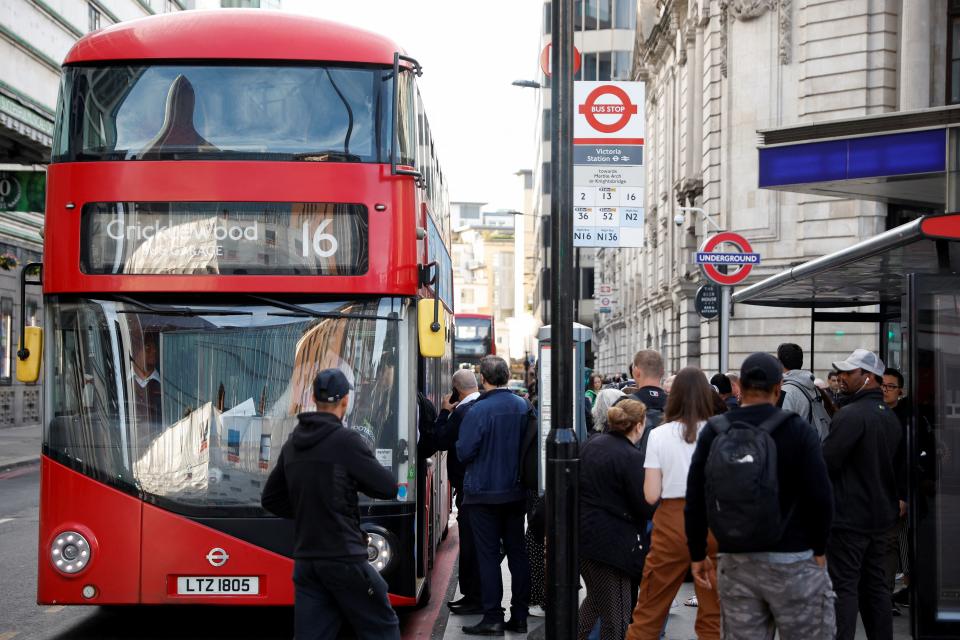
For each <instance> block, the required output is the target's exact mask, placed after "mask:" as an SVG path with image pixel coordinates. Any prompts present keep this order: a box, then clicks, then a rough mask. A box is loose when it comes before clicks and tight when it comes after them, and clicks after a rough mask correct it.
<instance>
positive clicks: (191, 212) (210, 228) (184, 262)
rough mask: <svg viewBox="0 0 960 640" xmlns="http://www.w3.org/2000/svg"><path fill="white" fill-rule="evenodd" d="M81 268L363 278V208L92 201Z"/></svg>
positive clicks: (85, 218)
mask: <svg viewBox="0 0 960 640" xmlns="http://www.w3.org/2000/svg"><path fill="white" fill-rule="evenodd" d="M80 242H81V250H80V268H81V270H82V271H83V272H84V273H87V274H93V275H120V274H125V275H211V274H212V275H284V276H290V275H309V276H317V275H329V276H356V275H363V274H365V273H366V272H367V269H368V267H369V235H368V216H367V208H366V207H365V206H363V205H359V204H333V203H317V202H310V203H290V202H94V203H88V204H86V205H84V207H83V210H82V213H81V234H80Z"/></svg>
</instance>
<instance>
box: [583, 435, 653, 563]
mask: <svg viewBox="0 0 960 640" xmlns="http://www.w3.org/2000/svg"><path fill="white" fill-rule="evenodd" d="M643 474H644V470H643V454H642V453H640V451H639V449H637V447H635V446H634V445H633V443H632V442H630V441H629V440H628V439H627V438H626V436H624V435H622V434H619V433H598V434H596V435H593V436H591V437H590V439H589V440H587V443H586V444H584V445H583V448H582V449H581V450H580V556H581V557H583V558H589V559H590V560H595V561H597V562H603V563H604V564H607V565H610V566H612V567H614V568H616V569H619V570H620V571H622V572H623V573H626V574H628V575H632V576H636V577H639V571H640V570H641V569H642V566H643V555H645V553H646V550H645V549H644V550H642V551H641V552H640V553H637V552H636V550H637V548H638V543H639V542H640V541H642V540H643V539H644V538H645V534H646V522H647V520H649V519H650V518H651V517H652V516H653V507H651V506H650V505H649V504H647V501H646V499H645V498H644V497H643Z"/></svg>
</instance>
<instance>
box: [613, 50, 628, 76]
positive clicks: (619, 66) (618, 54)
mask: <svg viewBox="0 0 960 640" xmlns="http://www.w3.org/2000/svg"><path fill="white" fill-rule="evenodd" d="M630 62H631V61H630V52H629V51H614V52H613V75H612V78H611V79H613V80H629V79H630V75H631V69H630V66H631V64H630Z"/></svg>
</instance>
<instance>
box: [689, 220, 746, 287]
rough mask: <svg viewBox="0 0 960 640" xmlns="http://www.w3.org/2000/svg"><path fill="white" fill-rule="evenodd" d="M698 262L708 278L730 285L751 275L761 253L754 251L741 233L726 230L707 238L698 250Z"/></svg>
mask: <svg viewBox="0 0 960 640" xmlns="http://www.w3.org/2000/svg"><path fill="white" fill-rule="evenodd" d="M728 247H730V248H732V249H733V250H732V251H731V250H729V249H727V248H728ZM697 264H699V265H700V266H701V268H703V273H704V274H705V275H706V276H707V277H708V278H710V279H711V280H713V281H714V282H716V283H717V284H724V285H728V286H729V285H734V284H739V283H741V282H743V281H744V280H745V279H746V278H747V276H748V275H750V271H751V270H752V269H753V265H755V264H760V254H759V253H754V252H753V248H752V247H751V246H750V243H749V242H747V239H746V238H744V237H743V236H741V235H740V234H739V233H733V232H732V231H724V232H722V233H718V234H716V235H714V236H711V237H709V238H707V241H706V242H704V243H703V247H702V248H701V249H700V251H698V252H697ZM720 267H726V269H724V270H721V269H720ZM724 271H725V272H724Z"/></svg>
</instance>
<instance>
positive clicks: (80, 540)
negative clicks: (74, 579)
mask: <svg viewBox="0 0 960 640" xmlns="http://www.w3.org/2000/svg"><path fill="white" fill-rule="evenodd" d="M92 559H93V550H92V549H91V548H90V542H89V541H88V540H87V539H86V538H85V537H84V536H83V535H82V534H80V533H77V532H76V531H63V532H61V533H60V534H59V535H57V537H56V538H54V539H53V543H51V545H50V562H51V563H52V564H53V566H54V568H55V569H56V570H57V571H59V572H60V573H65V574H67V575H73V574H75V573H80V572H81V571H83V569H84V568H85V567H86V566H87V565H88V564H90V560H92Z"/></svg>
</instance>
